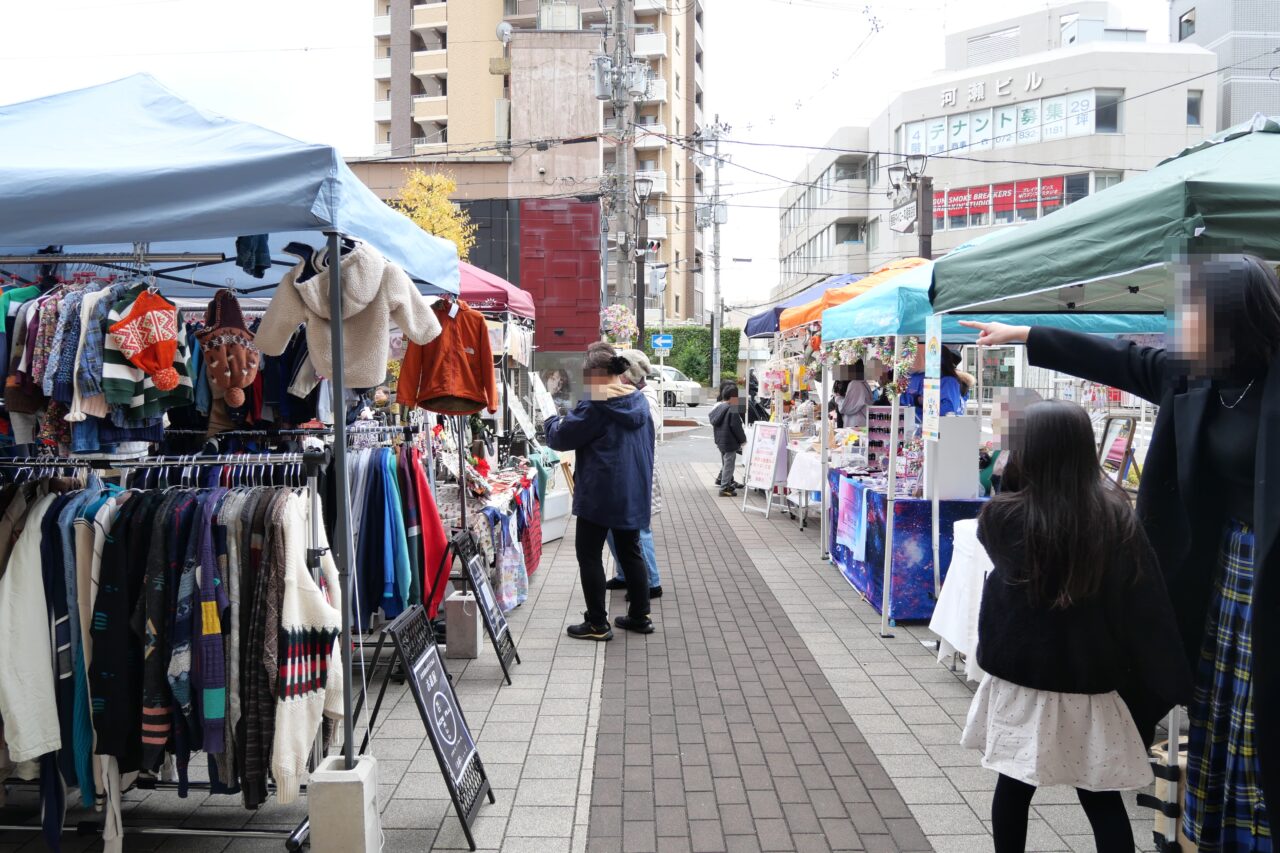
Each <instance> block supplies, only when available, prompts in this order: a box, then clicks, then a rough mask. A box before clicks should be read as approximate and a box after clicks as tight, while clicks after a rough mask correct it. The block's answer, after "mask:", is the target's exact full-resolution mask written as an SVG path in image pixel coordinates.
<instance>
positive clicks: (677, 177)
mask: <svg viewBox="0 0 1280 853" xmlns="http://www.w3.org/2000/svg"><path fill="white" fill-rule="evenodd" d="M676 180H677V181H678V180H680V164H679V163H676Z"/></svg>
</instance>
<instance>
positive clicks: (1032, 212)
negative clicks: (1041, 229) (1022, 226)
mask: <svg viewBox="0 0 1280 853" xmlns="http://www.w3.org/2000/svg"><path fill="white" fill-rule="evenodd" d="M1013 198H1014V213H1015V216H1016V218H1017V220H1018V221H1019V222H1034V221H1035V220H1037V219H1039V218H1040V182H1039V181H1035V180H1032V181H1018V182H1017V183H1016V184H1014V185H1013Z"/></svg>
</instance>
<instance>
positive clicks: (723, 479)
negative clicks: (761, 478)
mask: <svg viewBox="0 0 1280 853" xmlns="http://www.w3.org/2000/svg"><path fill="white" fill-rule="evenodd" d="M721 396H722V397H723V399H722V400H721V402H720V404H719V405H717V406H716V407H715V408H714V409H712V410H711V415H710V420H711V426H712V427H713V429H714V431H715V439H716V449H717V450H719V451H720V478H719V479H718V480H716V485H717V486H719V487H720V496H721V497H734V496H735V495H737V493H738V491H737V490H738V489H740V488H742V484H741V483H738V482H735V481H734V479H733V475H734V471H735V469H736V468H737V466H738V454H739V453H741V452H742V446H743V445H744V444H746V443H747V432H746V430H745V429H743V426H742V412H741V411H740V408H741V407H740V400H739V398H738V386H737V385H726V386H725V388H724V391H723V393H722V394H721Z"/></svg>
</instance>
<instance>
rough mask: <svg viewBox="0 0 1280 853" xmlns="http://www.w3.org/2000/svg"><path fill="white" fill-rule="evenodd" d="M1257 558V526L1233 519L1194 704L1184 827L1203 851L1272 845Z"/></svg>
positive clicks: (1263, 852) (1266, 850) (1263, 849)
mask: <svg viewBox="0 0 1280 853" xmlns="http://www.w3.org/2000/svg"><path fill="white" fill-rule="evenodd" d="M1253 558H1254V533H1253V530H1251V529H1250V528H1249V527H1248V526H1247V525H1244V524H1241V523H1239V522H1232V523H1230V524H1229V525H1228V526H1227V529H1226V531H1225V533H1224V535H1223V541H1222V548H1221V551H1220V552H1219V555H1218V565H1217V569H1216V576H1215V579H1214V587H1213V596H1212V598H1211V599H1210V602H1209V617H1208V620H1207V623H1206V627H1205V635H1204V645H1203V647H1202V649H1201V652H1200V663H1199V666H1198V668H1197V670H1196V678H1195V693H1194V695H1193V697H1192V700H1191V705H1190V707H1189V709H1188V711H1189V718H1190V723H1191V731H1190V737H1189V740H1188V745H1187V796H1186V804H1185V810H1184V813H1183V825H1184V828H1183V831H1184V832H1185V833H1186V836H1187V838H1188V839H1189V840H1191V841H1193V842H1195V843H1196V846H1197V849H1199V850H1210V851H1225V852H1227V853H1229V851H1256V853H1271V851H1272V845H1271V828H1270V823H1269V821H1268V819H1267V814H1266V809H1265V807H1264V804H1263V800H1262V789H1261V787H1260V784H1259V778H1260V773H1259V769H1258V752H1257V747H1256V744H1255V741H1254V719H1253V691H1252V682H1251V677H1250V673H1251V672H1252V667H1253V631H1252V624H1253V580H1254V566H1253Z"/></svg>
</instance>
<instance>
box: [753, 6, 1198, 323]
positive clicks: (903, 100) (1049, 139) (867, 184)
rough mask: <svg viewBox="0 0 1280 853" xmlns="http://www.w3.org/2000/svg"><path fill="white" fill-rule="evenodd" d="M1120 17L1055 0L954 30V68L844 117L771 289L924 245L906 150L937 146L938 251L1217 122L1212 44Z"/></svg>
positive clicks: (865, 267)
mask: <svg viewBox="0 0 1280 853" xmlns="http://www.w3.org/2000/svg"><path fill="white" fill-rule="evenodd" d="M1115 20H1116V15H1115V9H1114V8H1113V7H1112V5H1111V4H1109V3H1105V2H1077V3H1060V4H1058V5H1055V6H1053V7H1051V8H1049V9H1046V10H1043V11H1041V12H1038V13H1036V14H1033V15H1027V16H1024V17H1020V18H1016V19H1011V20H1005V21H1001V22H998V23H993V24H990V25H988V26H984V27H977V28H974V29H971V30H967V31H964V32H958V33H955V34H953V35H949V36H948V37H947V39H946V56H945V70H943V71H941V72H939V73H938V74H937V76H936V77H934V78H933V79H931V80H930V81H929V83H928V84H927V85H923V86H920V87H917V88H914V89H912V90H910V91H906V92H903V93H902V94H900V95H898V96H897V97H895V98H894V99H893V101H892V102H891V103H890V104H889V105H888V106H887V108H886V109H885V110H884V111H883V112H881V113H880V115H879V116H878V117H877V118H876V119H875V120H874V121H873V122H871V124H870V125H869V126H865V127H846V128H843V129H841V130H840V131H839V132H838V133H836V134H835V136H833V137H832V139H831V140H830V142H828V143H827V148H829V149H831V150H828V151H824V152H822V153H820V154H819V155H817V156H815V157H814V158H812V159H811V160H810V162H809V164H808V165H807V166H806V168H805V169H804V171H803V172H801V174H800V175H798V176H797V177H796V182H797V184H798V186H796V187H794V188H793V189H791V190H789V191H788V192H787V193H786V194H785V195H784V196H783V198H782V201H781V203H780V210H779V216H780V220H779V227H780V234H781V237H780V251H779V257H780V258H782V261H781V268H780V276H779V284H778V286H777V287H776V288H775V291H774V295H775V296H776V297H778V298H784V297H786V296H789V295H791V294H794V293H796V292H798V291H800V290H802V289H804V288H805V287H807V286H809V285H812V284H814V283H816V282H818V281H821V280H822V278H823V277H824V276H826V275H835V274H839V273H866V272H868V271H869V270H872V269H874V268H876V267H877V266H879V265H881V264H883V263H884V262H886V261H888V260H891V259H893V258H900V257H906V256H911V255H915V254H917V246H918V237H917V236H916V235H915V234H914V233H912V234H900V233H897V232H895V231H893V230H891V229H890V227H889V214H890V212H891V211H892V209H893V207H894V201H893V199H891V198H890V197H889V193H888V190H889V184H888V175H887V168H888V166H890V165H893V164H894V163H899V164H900V163H902V162H903V159H904V157H905V155H907V154H924V155H927V157H928V160H927V163H926V167H925V173H926V174H927V175H929V176H930V177H932V178H933V189H934V194H933V209H934V236H933V254H934V257H939V256H941V255H943V254H945V253H946V252H948V251H950V250H951V249H953V248H955V247H956V246H958V245H960V244H961V243H964V242H966V241H968V240H971V239H973V238H974V237H976V236H979V235H981V234H985V233H987V232H989V231H991V230H993V229H996V228H1003V227H1010V226H1015V225H1017V224H1018V223H1024V222H1029V221H1033V220H1035V219H1038V218H1040V217H1042V216H1046V215H1048V214H1050V213H1052V212H1053V211H1054V210H1057V209H1058V208H1060V207H1062V206H1063V205H1066V204H1071V203H1072V202H1074V201H1077V200H1079V199H1080V198H1083V197H1084V196H1086V195H1089V194H1090V193H1095V192H1098V191H1100V190H1103V189H1105V188H1107V187H1108V186H1111V185H1112V184H1114V183H1116V182H1118V181H1122V180H1124V179H1125V178H1126V177H1129V176H1132V175H1133V174H1135V172H1136V171H1137V170H1144V169H1149V168H1151V167H1152V166H1154V165H1155V164H1157V163H1158V162H1160V161H1161V160H1162V159H1164V158H1166V157H1168V156H1170V155H1172V154H1175V153H1177V152H1178V151H1179V150H1181V149H1182V148H1184V147H1185V146H1187V145H1191V144H1194V143H1196V142H1198V141H1200V140H1201V139H1203V138H1204V137H1206V136H1208V135H1211V134H1212V133H1213V132H1214V131H1215V123H1216V121H1215V120H1216V117H1217V115H1218V87H1217V86H1216V85H1215V83H1214V80H1213V77H1212V72H1213V71H1214V69H1215V68H1216V67H1217V64H1216V63H1217V57H1215V56H1214V55H1213V53H1211V52H1210V51H1208V50H1206V49H1204V48H1202V47H1197V46H1194V45H1191V44H1187V43H1182V44H1177V43H1174V44H1168V43H1160V44H1157V43H1150V42H1147V41H1146V34H1145V33H1143V32H1141V31H1134V30H1125V29H1120V28H1118V27H1115V26H1114V25H1113V24H1112V22H1113V21H1115ZM1197 77H1198V78H1199V79H1192V78H1197ZM1184 81H1189V82H1184Z"/></svg>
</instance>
